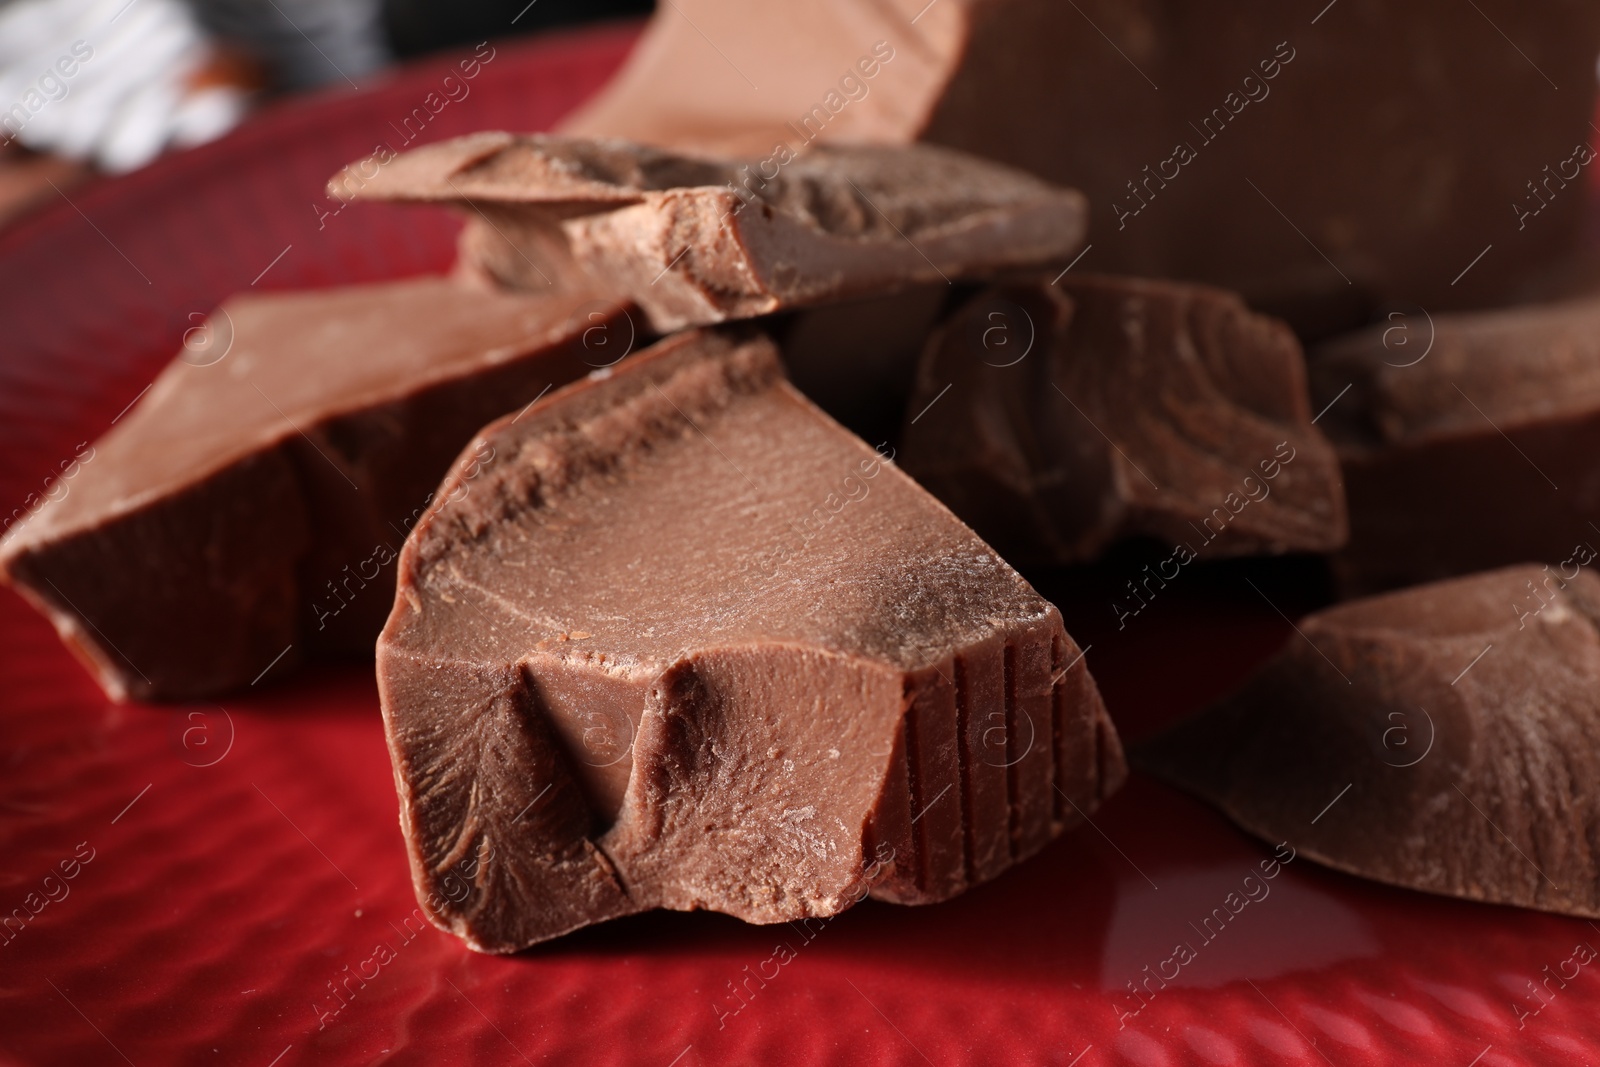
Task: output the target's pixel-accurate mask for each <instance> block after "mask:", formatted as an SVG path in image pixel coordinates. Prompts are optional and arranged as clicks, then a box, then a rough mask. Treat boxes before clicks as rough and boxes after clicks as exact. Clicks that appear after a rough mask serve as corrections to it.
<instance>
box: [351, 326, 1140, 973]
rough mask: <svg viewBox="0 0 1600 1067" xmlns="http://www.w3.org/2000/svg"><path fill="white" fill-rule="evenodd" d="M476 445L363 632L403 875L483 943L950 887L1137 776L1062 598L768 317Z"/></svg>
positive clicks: (774, 913) (802, 911) (582, 392)
mask: <svg viewBox="0 0 1600 1067" xmlns="http://www.w3.org/2000/svg"><path fill="white" fill-rule="evenodd" d="M480 451H482V452H488V453H491V454H492V458H491V459H489V460H487V461H486V462H485V463H483V465H482V466H481V468H480V469H479V471H478V472H477V475H476V477H471V476H469V473H468V472H465V471H464V470H463V469H462V468H460V467H458V468H457V469H456V471H455V472H454V473H453V474H452V475H451V476H450V477H449V478H448V479H447V480H446V482H445V483H444V485H443V486H441V488H440V492H439V495H438V498H437V500H436V502H435V504H434V505H433V506H432V508H431V509H430V511H429V512H428V514H427V515H426V516H424V518H423V520H422V521H421V522H420V523H419V524H418V526H417V529H416V531H415V532H414V533H413V535H412V536H411V537H410V538H409V539H408V540H407V542H406V546H405V549H404V551H403V553H402V556H401V563H400V575H399V591H398V595H397V597H396V600H395V606H394V613H393V614H392V615H391V616H390V619H389V623H388V626H387V627H386V628H385V630H384V632H383V636H382V637H381V638H380V640H379V644H378V679H379V689H380V693H381V695H382V700H383V712H384V721H385V724H386V727H387V731H388V738H389V745H390V752H391V755H392V757H393V759H394V764H395V775H396V781H397V782H398V783H399V790H400V797H401V825H402V826H403V828H404V829H405V835H406V840H407V845H408V849H409V852H410V855H411V864H412V875H413V880H414V882H415V885H416V889H417V895H418V898H419V900H421V901H422V902H423V906H424V908H425V910H426V911H427V912H428V913H429V915H430V916H431V917H432V919H433V921H434V922H436V923H437V924H438V925H440V926H441V927H443V928H445V929H447V930H450V931H452V932H453V933H455V934H456V935H457V936H459V937H461V938H462V939H463V940H465V941H466V942H467V943H468V944H469V945H471V946H472V947H474V948H476V949H479V950H482V951H490V952H508V951H514V950H517V949H520V948H523V947H525V946H527V945H530V944H533V943H535V942H538V941H542V940H545V939H547V938H551V937H555V936H557V935H559V934H561V933H564V932H566V931H569V930H573V929H576V928H577V927H580V926H584V925H586V924H589V923H593V922H598V921H601V920H603V919H607V918H611V917H614V916H619V915H625V914H629V913H632V912H638V911H643V910H647V909H650V908H658V907H659V908H673V909H679V910H692V909H698V908H705V909H710V910H715V911H722V912H726V913H728V914H732V915H736V916H738V917H740V918H742V919H745V920H747V921H750V922H761V923H771V922H781V921H785V920H792V919H798V918H802V917H804V916H811V915H816V916H825V915H831V914H834V913H836V912H838V911H841V910H843V909H844V908H846V907H848V906H849V905H850V904H851V903H854V902H855V901H857V900H859V899H861V898H862V897H863V896H864V895H866V893H868V892H869V891H870V893H871V894H872V895H874V896H876V897H878V898H880V899H885V900H893V901H898V902H901V903H928V902H932V901H938V900H943V899H946V898H948V897H951V896H954V895H955V894H957V893H960V892H961V891H962V890H964V889H966V888H967V887H969V886H971V885H975V884H977V883H979V882H982V881H985V880H987V879H989V878H993V877H995V876H996V875H997V874H999V873H1000V872H1001V871H1003V870H1005V869H1006V868H1007V867H1009V866H1011V865H1012V864H1013V863H1016V862H1018V861H1020V860H1022V859H1024V858H1026V857H1027V856H1029V855H1031V854H1033V853H1034V852H1036V851H1037V850H1038V849H1039V848H1041V847H1043V846H1044V845H1045V844H1046V843H1047V842H1049V841H1050V840H1051V839H1052V838H1054V837H1055V836H1056V835H1058V834H1059V833H1061V832H1062V831H1063V830H1064V829H1066V828H1067V827H1069V826H1071V825H1073V824H1075V823H1076V822H1077V821H1079V819H1080V817H1081V816H1080V812H1087V811H1090V810H1092V809H1093V808H1094V807H1095V806H1096V805H1097V804H1098V803H1099V802H1100V801H1101V800H1102V799H1103V798H1104V797H1105V796H1107V795H1108V794H1109V793H1110V792H1112V791H1113V790H1114V789H1116V787H1117V786H1118V785H1119V784H1120V782H1121V781H1122V778H1123V776H1124V766H1123V763H1122V756H1121V750H1120V747H1119V744H1118V741H1117V737H1116V734H1115V731H1114V729H1113V727H1112V725H1111V722H1110V720H1109V719H1108V718H1107V717H1106V714H1105V710H1104V707H1103V705H1102V704H1101V701H1100V697H1099V694H1098V691H1097V689H1096V687H1095V685H1094V682H1093V680H1092V679H1091V678H1090V676H1089V674H1088V672H1087V670H1086V668H1085V667H1084V664H1083V663H1082V660H1081V653H1080V652H1079V650H1078V647H1077V646H1076V644H1074V642H1073V641H1072V639H1071V638H1070V637H1068V636H1067V634H1066V633H1065V631H1064V630H1063V629H1062V624H1061V617H1060V615H1059V613H1058V612H1057V611H1056V609H1055V608H1054V607H1052V606H1051V605H1050V604H1049V603H1047V602H1046V601H1045V600H1043V599H1042V598H1041V597H1039V595H1038V594H1037V593H1035V592H1034V591H1033V589H1032V588H1030V587H1029V586H1028V584H1027V583H1026V582H1024V581H1023V580H1022V578H1021V577H1020V576H1018V575H1017V574H1016V572H1014V571H1013V570H1011V568H1010V567H1008V566H1007V565H1006V564H1005V563H1004V562H1002V561H1001V559H1000V558H999V557H998V556H996V555H995V554H994V552H993V551H991V550H990V549H989V548H988V547H987V546H986V545H984V544H983V543H982V542H981V541H979V540H978V539H977V538H976V537H974V536H973V534H972V532H971V531H970V530H968V529H967V528H966V527H965V526H963V525H961V523H960V522H958V521H957V520H956V519H955V518H954V517H953V516H952V515H950V513H949V512H948V511H946V510H945V509H944V508H943V507H941V506H939V504H938V503H937V502H935V501H934V500H933V499H932V498H931V497H929V496H928V495H927V494H926V493H925V492H924V491H923V490H922V489H920V488H919V487H918V486H917V485H916V484H915V483H913V482H912V481H911V480H910V479H909V478H907V477H906V476H905V475H903V474H901V473H900V472H899V471H898V470H897V469H896V468H895V467H894V466H892V465H891V464H889V463H887V462H886V461H884V459H883V458H882V457H881V456H880V455H879V454H878V453H875V452H874V451H873V450H872V449H871V448H869V447H867V446H866V445H865V444H864V443H863V442H862V441H860V440H859V439H857V438H855V437H853V436H852V435H850V434H849V433H847V432H845V431H844V430H842V429H841V428H840V427H839V426H837V425H836V424H835V423H833V422H832V421H831V420H829V419H828V418H827V417H826V416H824V415H823V414H822V413H821V412H819V411H818V410H817V409H816V408H815V407H813V406H812V405H811V404H810V403H809V402H808V401H807V400H805V399H804V398H803V397H801V395H800V394H799V393H798V392H796V391H795V390H794V389H793V388H792V387H791V386H789V385H788V384H787V383H786V382H785V381H784V380H783V377H782V371H781V370H780V368H779V364H778V360H777V353H776V350H775V348H774V347H773V345H772V344H771V342H770V341H768V340H766V339H765V338H764V337H762V336H761V335H759V334H757V333H754V332H716V331H691V332H687V333H683V334H679V335H676V336H674V337H671V338H669V339H667V340H665V341H662V342H660V343H659V344H658V345H657V346H655V347H654V348H652V349H650V350H649V351H648V352H645V353H641V354H639V355H637V356H635V357H633V358H632V359H630V360H628V361H627V362H625V363H623V364H621V365H620V366H618V367H617V368H616V369H615V371H614V372H610V373H608V374H606V375H605V376H603V377H602V376H599V375H596V376H594V377H591V379H590V380H588V381H586V382H583V383H580V384H577V385H573V386H571V387H569V388H568V389H566V390H563V391H561V392H559V393H555V394H552V395H551V396H550V397H547V398H545V399H544V400H541V401H540V402H538V403H537V404H535V405H533V407H531V408H530V409H529V410H528V412H527V413H526V414H525V415H524V416H523V417H522V418H520V419H518V420H515V421H512V420H505V419H502V420H501V421H499V422H497V423H495V424H493V425H491V426H490V427H488V428H487V429H485V430H484V431H483V432H482V433H481V434H480V435H479V437H478V438H477V440H476V441H475V442H474V443H473V444H472V445H471V446H469V448H468V451H467V453H465V454H466V455H473V454H475V453H476V452H480ZM463 861H465V862H467V863H469V864H470V866H471V868H472V872H473V874H472V879H471V885H470V887H469V888H468V889H467V891H465V892H454V893H453V892H451V889H452V887H458V888H459V883H460V881H461V880H460V879H459V878H457V877H456V871H457V869H458V868H459V866H460V865H461V864H462V862H463Z"/></svg>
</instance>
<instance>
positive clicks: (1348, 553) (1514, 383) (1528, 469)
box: [1310, 298, 1600, 593]
mask: <svg viewBox="0 0 1600 1067" xmlns="http://www.w3.org/2000/svg"><path fill="white" fill-rule="evenodd" d="M1310 369H1311V385H1312V391H1313V403H1314V404H1315V405H1316V406H1317V407H1318V408H1319V409H1321V408H1323V407H1327V406H1328V405H1332V406H1331V407H1327V415H1326V416H1325V417H1324V418H1323V419H1322V421H1321V422H1320V423H1319V425H1321V426H1322V427H1323V428H1324V429H1325V430H1326V431H1327V433H1328V436H1329V437H1330V438H1331V439H1332V440H1333V442H1334V445H1335V447H1336V448H1337V449H1338V453H1339V461H1340V464H1341V465H1342V466H1343V468H1344V477H1345V491H1346V493H1347V494H1348V497H1349V502H1350V544H1349V547H1348V548H1347V549H1346V550H1345V551H1344V552H1342V553H1341V554H1340V555H1339V556H1337V557H1336V560H1335V570H1336V572H1337V574H1338V575H1339V578H1340V581H1341V583H1342V585H1343V587H1344V588H1345V590H1346V591H1348V592H1353V593H1361V592H1371V591H1375V590H1380V589H1386V588H1391V587H1394V586H1397V585H1405V584H1408V583H1412V582H1422V581H1430V580H1433V579H1436V578H1443V577H1448V576H1450V575H1453V574H1463V573H1467V572H1469V571H1473V570H1481V569H1483V568H1487V567H1497V566H1503V565H1506V564H1510V563H1517V562H1520V561H1522V560H1527V559H1550V560H1563V559H1566V558H1568V557H1569V556H1571V555H1572V554H1573V552H1574V551H1575V550H1577V549H1578V548H1581V547H1582V546H1584V545H1586V544H1600V530H1597V528H1596V524H1600V483H1597V482H1596V475H1597V469H1596V467H1595V463H1594V457H1595V455H1596V454H1597V453H1600V299H1594V298H1589V299H1586V300H1576V301H1569V302H1563V303H1557V304H1546V305H1534V306H1528V307H1521V308H1512V309H1506V310H1498V311H1487V312H1479V313H1473V314H1459V315H1446V314H1438V315H1428V314H1426V313H1424V312H1421V311H1414V312H1411V313H1409V314H1401V313H1398V312H1397V313H1395V314H1394V315H1393V316H1391V320H1390V321H1388V322H1386V323H1385V324H1384V325H1382V326H1377V327H1373V328H1372V329H1370V330H1367V331H1364V332H1362V333H1358V334H1354V335H1350V336H1348V337H1343V338H1339V339H1338V340H1336V341H1333V342H1330V343H1329V344H1327V345H1324V346H1322V347H1321V348H1319V349H1317V350H1316V351H1314V352H1313V353H1312V358H1311V360H1310Z"/></svg>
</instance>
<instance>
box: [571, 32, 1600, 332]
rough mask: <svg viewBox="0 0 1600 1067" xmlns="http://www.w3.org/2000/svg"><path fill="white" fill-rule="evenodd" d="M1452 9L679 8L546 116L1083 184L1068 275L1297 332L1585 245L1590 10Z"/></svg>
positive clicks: (760, 147)
mask: <svg viewBox="0 0 1600 1067" xmlns="http://www.w3.org/2000/svg"><path fill="white" fill-rule="evenodd" d="M1461 14H1462V13H1461V9H1460V5H1458V4H1456V3H1454V0H1451V2H1448V3H1445V2H1441V0H1426V2H1421V3H1410V4H1396V3H1392V2H1385V0H1343V2H1341V3H1339V4H1338V5H1337V6H1336V7H1335V8H1332V9H1330V10H1328V11H1326V12H1322V11H1320V10H1317V11H1311V12H1306V11H1304V10H1302V9H1301V7H1300V6H1297V5H1284V4H1281V3H1278V2H1276V0H1246V2H1242V3H1233V4H1227V5H1222V6H1219V5H1217V4H1214V3H1208V2H1205V0H1141V2H1138V3H1128V2H1126V0H1080V2H1078V3H1061V2H1059V0H941V2H939V3H937V4H932V5H930V4H928V3H927V2H926V0H885V2H883V3H874V4H860V3H857V2H855V0H825V2H819V3H811V4H806V5H803V6H793V5H788V6H786V5H779V4H768V5H762V6H761V7H759V8H751V7H750V6H749V5H747V4H743V3H737V2H735V0H674V3H672V4H664V5H662V6H661V7H660V8H659V10H658V12H657V15H656V17H655V20H654V21H653V22H652V23H651V25H650V28H649V30H648V31H647V32H646V35H645V37H644V38H643V40H642V41H641V42H640V43H639V45H638V47H637V48H636V49H635V51H634V53H633V55H632V56H631V57H630V59H629V61H628V64H627V65H626V66H625V67H624V68H623V70H622V72H621V73H620V74H619V75H618V77H617V78H616V79H615V80H614V81H613V83H612V85H611V86H610V87H609V88H608V89H607V90H606V91H605V92H603V93H602V94H600V96H599V97H598V98H597V99H595V100H594V101H593V102H591V103H590V104H589V105H588V106H587V107H586V108H585V109H583V110H582V111H581V112H579V113H577V114H576V115H574V116H573V117H571V118H570V119H568V120H567V121H566V122H565V123H564V125H563V126H562V128H561V129H562V132H566V133H571V134H582V135H587V136H594V137H627V138H632V139H635V140H640V141H647V142H651V143H655V144H660V145H663V146H667V147H673V148H678V149H682V150H690V151H694V150H699V151H706V150H712V151H719V152H724V153H732V154H738V155H748V156H751V157H754V158H775V157H776V156H777V154H778V153H779V152H780V151H786V152H799V151H802V150H803V149H805V148H806V147H807V146H808V145H811V144H813V143H837V142H839V141H841V140H842V141H861V140H876V141H882V142H889V143H904V142H909V141H914V140H922V141H927V142H931V143H935V144H943V145H948V146H950V147H953V148H960V149H963V150H966V151H970V152H975V153H977V154H979V155H983V156H987V157H989V158H992V159H996V160H999V161H1002V162H1005V163H1009V164H1012V165H1014V166H1019V167H1022V168H1023V169H1025V170H1029V171H1031V172H1033V173H1035V174H1038V175H1039V176H1041V177H1044V178H1047V179H1049V180H1051V181H1055V182H1059V183H1062V184H1065V185H1071V186H1073V187H1075V188H1079V189H1082V190H1083V191H1084V193H1085V194H1086V195H1087V196H1088V198H1089V202H1090V203H1091V204H1093V205H1094V219H1093V225H1092V228H1091V230H1090V233H1089V237H1088V240H1089V242H1090V243H1091V244H1092V245H1093V252H1092V254H1091V257H1090V258H1089V259H1088V260H1087V261H1086V263H1085V266H1088V267H1092V268H1093V269H1096V270H1108V271H1118V272H1124V273H1134V274H1144V275H1159V276H1171V277H1185V278H1194V279H1198V280H1203V281H1207V282H1211V283H1214V284H1219V285H1222V286H1225V287H1228V288H1231V289H1235V290H1239V291H1241V292H1243V293H1244V295H1245V296H1246V298H1247V299H1249V300H1250V301H1251V302H1252V303H1253V304H1256V305H1257V306H1259V307H1263V308H1266V309H1268V310H1272V311H1274V312H1276V313H1279V314H1282V315H1285V316H1292V318H1293V321H1294V323H1295V325H1296V326H1297V328H1302V327H1303V328H1305V329H1307V330H1308V331H1310V330H1328V329H1330V328H1332V327H1335V326H1336V325H1337V324H1338V323H1339V322H1340V321H1343V322H1345V323H1346V325H1345V326H1344V328H1346V329H1349V328H1354V327H1355V326H1357V325H1359V324H1360V323H1361V322H1363V321H1365V319H1366V317H1367V312H1368V311H1369V309H1370V308H1371V307H1372V306H1373V304H1374V303H1375V302H1387V301H1390V300H1407V301H1415V302H1420V303H1421V304H1423V305H1424V306H1426V307H1428V308H1430V309H1433V310H1439V309H1442V308H1446V307H1456V308H1470V307H1477V306H1482V305H1483V304H1485V303H1487V302H1490V301H1494V300H1501V299H1504V298H1506V297H1508V296H1509V295H1511V294H1512V293H1514V292H1515V291H1516V290H1517V288H1518V287H1519V286H1520V284H1521V281H1522V279H1523V276H1524V275H1525V274H1526V273H1528V271H1529V270H1530V268H1537V267H1539V266H1541V265H1542V264H1544V263H1546V262H1549V261H1552V260H1554V259H1555V258H1556V257H1557V256H1558V255H1560V254H1561V253H1563V252H1564V251H1567V250H1570V249H1573V248H1575V247H1577V246H1579V245H1580V244H1581V243H1582V241H1583V232H1584V231H1583V228H1582V227H1581V225H1580V223H1581V219H1582V215H1581V212H1582V209H1583V203H1584V199H1585V196H1584V192H1585V189H1584V187H1585V186H1586V185H1587V184H1588V179H1587V178H1585V177H1584V176H1583V172H1584V171H1585V168H1587V167H1588V166H1590V165H1591V160H1592V159H1593V152H1592V150H1590V149H1589V147H1588V144H1589V142H1590V140H1591V138H1592V136H1593V131H1592V130H1591V129H1590V127H1589V120H1590V119H1591V118H1592V117H1593V112H1594V106H1595V91H1594V77H1595V76H1594V63H1595V54H1596V52H1597V51H1600V5H1595V4H1593V3H1589V2H1587V0H1553V2H1551V3H1548V4H1543V5H1540V6H1539V7H1538V8H1537V9H1535V8H1532V7H1527V6H1524V7H1520V8H1519V7H1517V6H1516V5H1505V6H1504V9H1496V10H1492V11H1490V12H1489V13H1488V15H1483V13H1482V12H1475V11H1472V10H1470V9H1469V10H1468V11H1467V14H1468V15H1471V16H1472V17H1470V18H1463V17H1461ZM1313 20H1314V23H1315V24H1313ZM1158 87H1159V88H1158ZM1558 89H1559V91H1558ZM1491 245H1492V246H1493V247H1492V249H1489V246H1491ZM1480 254H1482V260H1481V262H1475V260H1476V258H1477V257H1479V255H1480ZM1474 263H1475V265H1474V266H1473V267H1472V269H1471V270H1470V271H1465V270H1464V269H1465V268H1466V267H1467V266H1468V265H1469V264H1474ZM1458 275H1460V277H1459V278H1458ZM1324 335H1326V334H1324Z"/></svg>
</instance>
